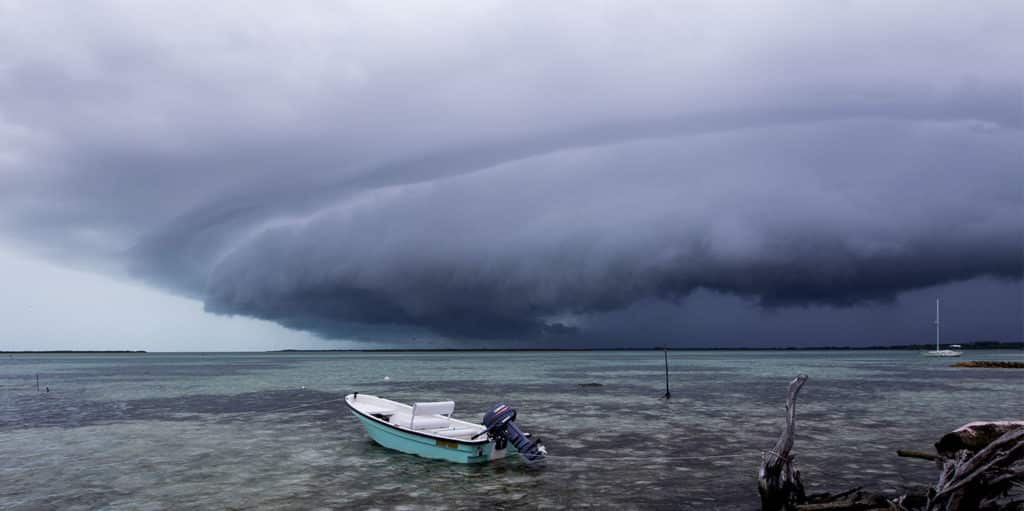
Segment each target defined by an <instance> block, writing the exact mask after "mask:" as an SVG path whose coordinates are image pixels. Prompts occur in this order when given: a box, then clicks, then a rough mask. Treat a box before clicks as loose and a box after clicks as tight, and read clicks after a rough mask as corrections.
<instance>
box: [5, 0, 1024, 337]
mask: <svg viewBox="0 0 1024 511" xmlns="http://www.w3.org/2000/svg"><path fill="white" fill-rule="evenodd" d="M1022 24H1024V7H1022V6H1020V5H1019V4H1017V3H1014V2H1005V3H990V4H986V5H985V6H979V5H977V4H975V3H968V2H963V3H951V4H944V5H943V6H941V8H937V7H936V6H935V5H934V4H932V3H925V2H921V3H913V2H911V3H905V4H900V5H898V6H893V5H874V4H868V3H833V4H822V3H820V2H806V3H800V2H787V3H785V4H784V5H779V6H774V7H772V6H757V7H753V6H751V5H749V3H748V2H738V3H728V2H707V3H704V2H689V3H665V2H649V3H648V2H621V3H619V2H601V3H593V2H590V3H587V2H581V3H572V2H566V3H559V4H557V5H547V4H543V3H529V2H473V3H465V2H462V3H410V4H407V5H397V4H384V3H380V2H349V3H330V4H322V3H318V2H300V3H297V4H296V5H295V6H294V7H289V8H287V9H284V8H282V7H281V6H280V5H277V4H274V3H267V4H264V5H254V4H252V3H249V2H245V3H231V2H218V3H217V4H215V5H206V4H203V3H199V2H196V3H189V2H185V3H182V4H178V5H176V6H175V8H173V9H170V8H168V7H166V6H159V5H143V4H141V3H139V4H135V5H127V6H126V5H115V4H110V3H106V2H78V3H75V4H74V5H70V6H69V5H67V4H66V3H48V2H25V3H20V2H13V3H6V4H3V6H0V233H2V235H3V236H4V238H5V239H6V240H8V242H9V243H17V244H19V245H20V246H23V247H26V249H27V250H31V251H34V252H35V253H39V254H41V255H43V256H45V257H48V258H51V259H55V260H59V261H64V262H66V263H68V264H74V265H87V266H89V267H92V268H95V269H96V270H97V271H104V272H113V273H121V274H128V275H131V276H134V277H135V278H138V279H141V280H143V281H145V282H148V283H151V284H152V285H155V286H159V287H162V288H165V289H170V290H172V291H174V292H177V293H180V294H184V295H187V296H191V297H195V298H198V299H201V300H203V301H204V303H205V304H206V309H207V310H209V311H211V312H216V313H222V314H238V315H246V316H254V317H260V318H264V319H271V320H274V321H277V322H279V323H281V324H283V325H286V326H289V327H292V328H297V329H303V330H309V331H313V332H316V333H319V334H321V335H324V336H327V337H337V338H357V339H358V338H373V337H381V336H384V337H388V336H391V337H394V336H402V335H405V334H409V335H412V334H410V333H411V332H419V333H420V334H425V335H436V336H440V337H443V338H451V339H485V338H497V339H522V340H538V339H539V340H552V339H556V340H557V339H561V338H565V337H573V336H576V337H580V336H582V337H587V336H591V337H593V336H599V335H600V333H599V332H595V331H594V329H595V328H597V327H596V325H603V326H602V328H603V327H605V326H607V321H608V319H607V318H611V317H614V318H616V321H618V322H625V323H626V324H628V323H629V322H630V319H629V315H628V314H624V312H623V311H630V310H635V308H636V307H638V306H644V304H666V303H667V304H679V303H683V302H685V301H686V299H687V297H689V296H692V295H694V294H695V293H697V294H700V293H703V292H705V291H708V292H711V293H717V294H722V295H727V296H735V297H739V298H741V299H743V300H746V301H747V303H752V304H754V305H753V306H755V307H760V308H763V309H766V310H773V311H786V310H799V309H801V308H805V307H819V306H827V307H838V308H847V307H861V306H865V305H870V304H878V303H887V302H889V301H892V300H894V299H895V298H896V297H898V296H901V295H902V294H904V293H907V292H912V291H915V290H921V289H926V288H930V287H934V286H942V285H948V284H951V283H957V282H971V281H984V282H990V281H993V280H992V279H995V281H1000V280H1001V281H1003V282H1012V283H1019V282H1020V279H1021V274H1022V254H1024V252H1022V247H1024V242H1022V226H1024V209H1022V208H1024V198H1022V190H1024V172H1022V169H1024V156H1022V150H1021V147H1022V137H1021V135H1022V130H1024V113H1022V80H1024V77H1022V73H1021V71H1020V65H1019V62H1022V61H1024V36H1022V35H1021V34H1020V32H1019V29H1018V27H1020V26H1021V25H1022ZM661 306H662V305H655V307H661ZM641 316H642V314H640V315H637V317H638V318H639V317H641ZM602 318H604V319H602ZM636 321H640V319H637V320H636ZM551 342H556V341H551Z"/></svg>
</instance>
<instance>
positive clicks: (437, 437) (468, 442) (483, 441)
mask: <svg viewBox="0 0 1024 511" xmlns="http://www.w3.org/2000/svg"><path fill="white" fill-rule="evenodd" d="M352 395H353V394H349V395H348V396H345V406H348V408H349V410H352V411H353V412H355V413H357V414H359V415H360V416H361V417H364V418H367V419H370V420H373V421H376V422H377V423H379V424H383V425H385V426H387V427H389V428H391V429H397V430H398V431H402V432H404V433H412V434H414V435H418V436H422V437H427V438H432V439H434V440H445V441H448V442H456V443H460V444H464V445H472V446H478V445H487V444H488V443H490V441H491V440H490V439H489V438H487V437H484V438H483V439H481V440H463V439H461V438H455V437H450V436H441V435H432V434H430V433H424V432H423V431H417V430H415V429H409V428H404V427H402V426H399V425H398V424H392V423H390V422H385V421H384V420H383V419H380V418H377V417H374V416H372V415H369V414H367V413H365V412H363V411H362V410H359V409H358V408H356V407H355V406H352V403H350V402H349V400H348V398H349V396H352ZM374 397H378V396H374ZM381 399H384V398H381ZM463 422H465V421H463Z"/></svg>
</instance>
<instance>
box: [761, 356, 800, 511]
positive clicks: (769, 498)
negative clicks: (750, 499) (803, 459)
mask: <svg viewBox="0 0 1024 511" xmlns="http://www.w3.org/2000/svg"><path fill="white" fill-rule="evenodd" d="M806 381H807V375H806V374H801V375H799V376H797V377H796V378H794V379H793V381H791V382H789V392H788V393H787V394H786V426H785V428H784V429H783V430H782V435H780V436H779V440H778V441H777V442H775V447H774V448H772V450H770V451H768V452H766V453H764V456H763V458H762V460H761V470H760V471H759V472H758V477H757V480H758V484H757V492H758V493H760V494H761V509H762V511H779V510H782V509H787V510H793V509H796V505H797V504H801V503H803V502H804V501H805V500H806V499H807V497H806V495H805V494H804V485H803V483H801V482H800V471H799V470H797V469H796V465H795V464H794V463H793V456H792V455H790V453H789V451H790V450H791V449H792V448H793V434H794V433H795V431H796V395H797V393H799V392H800V387H803V386H804V383H805V382H806Z"/></svg>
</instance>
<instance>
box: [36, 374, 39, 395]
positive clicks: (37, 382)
mask: <svg viewBox="0 0 1024 511" xmlns="http://www.w3.org/2000/svg"><path fill="white" fill-rule="evenodd" d="M36 392H39V373H36Z"/></svg>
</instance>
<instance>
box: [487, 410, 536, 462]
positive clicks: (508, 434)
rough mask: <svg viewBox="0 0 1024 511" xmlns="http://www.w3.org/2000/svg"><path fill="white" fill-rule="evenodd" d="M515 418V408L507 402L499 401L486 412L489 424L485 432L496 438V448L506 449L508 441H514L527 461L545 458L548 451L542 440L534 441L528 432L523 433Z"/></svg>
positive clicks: (488, 435)
mask: <svg viewBox="0 0 1024 511" xmlns="http://www.w3.org/2000/svg"><path fill="white" fill-rule="evenodd" d="M515 420H516V410H515V408H512V407H511V406H509V405H508V404H506V403H498V404H496V405H494V408H492V409H491V410H490V411H489V412H487V413H486V414H484V426H487V430H486V431H485V433H487V437H488V438H491V439H493V440H494V448H495V449H504V448H506V447H507V446H508V442H512V445H514V446H516V450H517V451H519V454H520V455H522V456H523V459H525V460H526V461H527V463H533V462H535V461H540V460H542V459H544V456H545V455H546V454H547V453H548V451H547V449H545V448H544V446H543V445H541V443H540V440H537V441H534V440H533V439H531V438H530V437H529V436H527V434H526V433H523V432H522V430H520V429H519V427H518V426H516V423H515V422H514V421H515Z"/></svg>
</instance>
